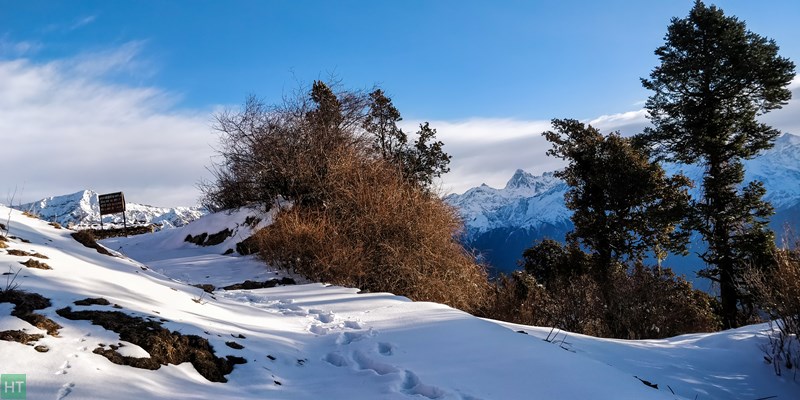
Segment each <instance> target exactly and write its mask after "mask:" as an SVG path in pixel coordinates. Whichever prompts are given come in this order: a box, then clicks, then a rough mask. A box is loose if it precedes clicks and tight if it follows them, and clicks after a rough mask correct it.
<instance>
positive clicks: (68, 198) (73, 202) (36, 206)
mask: <svg viewBox="0 0 800 400" xmlns="http://www.w3.org/2000/svg"><path fill="white" fill-rule="evenodd" d="M13 208H16V209H18V210H21V211H28V212H30V213H32V214H35V215H37V216H38V217H39V218H41V219H43V220H46V221H50V222H58V223H59V224H61V225H63V226H75V227H78V228H90V227H98V228H99V227H100V203H99V201H98V194H97V193H96V192H94V191H92V190H82V191H80V192H76V193H72V194H67V195H63V196H53V197H48V198H46V199H41V200H39V201H35V202H32V203H27V204H21V205H16V206H13ZM125 208H126V209H127V211H126V212H125V217H126V218H127V220H128V224H130V225H147V224H155V225H159V226H161V228H172V227H179V226H183V225H186V224H188V223H189V222H192V221H194V220H196V219H198V218H200V217H201V216H203V215H205V214H207V213H208V211H206V210H205V209H203V208H200V207H172V208H167V207H154V206H149V205H144V204H136V203H126V204H125ZM122 223H123V218H122V214H111V215H104V216H103V224H108V225H109V226H122Z"/></svg>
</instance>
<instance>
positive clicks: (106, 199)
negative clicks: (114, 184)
mask: <svg viewBox="0 0 800 400" xmlns="http://www.w3.org/2000/svg"><path fill="white" fill-rule="evenodd" d="M97 199H98V200H99V202H100V229H103V215H106V214H116V213H122V220H123V224H124V225H123V226H124V227H125V230H126V236H127V227H128V221H127V218H125V195H123V194H122V192H116V193H108V194H101V195H99V196H97Z"/></svg>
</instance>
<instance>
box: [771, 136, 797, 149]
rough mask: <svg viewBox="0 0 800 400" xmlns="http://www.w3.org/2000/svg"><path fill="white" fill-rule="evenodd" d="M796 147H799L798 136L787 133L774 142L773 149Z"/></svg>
mask: <svg viewBox="0 0 800 400" xmlns="http://www.w3.org/2000/svg"><path fill="white" fill-rule="evenodd" d="M796 145H800V136H798V135H795V134H792V133H788V132H787V133H784V134H783V135H781V136H780V137H778V139H776V140H775V147H777V148H781V147H785V146H796Z"/></svg>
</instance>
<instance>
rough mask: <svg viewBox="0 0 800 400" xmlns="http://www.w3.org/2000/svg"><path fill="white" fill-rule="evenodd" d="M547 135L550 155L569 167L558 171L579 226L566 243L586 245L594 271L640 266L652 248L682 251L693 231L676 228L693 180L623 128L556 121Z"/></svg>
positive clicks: (658, 252) (601, 273) (604, 275)
mask: <svg viewBox="0 0 800 400" xmlns="http://www.w3.org/2000/svg"><path fill="white" fill-rule="evenodd" d="M552 123H553V128H554V129H555V131H548V132H545V133H544V136H545V138H546V139H547V140H548V141H549V142H550V143H552V144H553V148H552V149H550V150H549V151H548V152H547V154H548V155H551V156H555V157H559V158H562V159H564V160H567V161H568V162H569V165H568V166H567V167H566V168H565V169H563V170H561V171H559V172H557V173H556V176H558V177H559V178H561V179H563V180H564V181H565V182H566V183H567V185H569V190H568V191H567V193H566V195H565V198H566V205H567V208H569V209H570V210H572V211H573V215H572V217H571V219H572V222H573V224H574V226H575V228H574V230H573V231H572V232H570V233H569V234H568V235H567V240H568V242H572V243H577V244H580V245H582V246H584V247H585V248H587V249H589V250H590V251H591V252H592V254H593V258H594V260H595V262H594V264H595V266H596V268H597V271H596V275H597V277H598V278H599V280H600V281H601V282H603V281H605V280H606V279H607V278H608V277H609V276H610V275H612V274H613V273H614V272H615V271H616V270H618V269H620V268H621V267H622V266H623V265H629V264H631V263H633V264H641V263H642V261H643V259H644V258H645V257H646V256H647V254H648V252H655V253H656V255H657V256H658V257H659V258H662V257H663V253H664V252H665V251H671V252H677V253H682V252H684V251H685V249H686V244H687V242H688V232H686V231H684V230H682V229H679V227H680V225H681V224H682V223H683V222H684V220H685V217H686V215H687V213H688V200H689V195H688V191H687V189H688V187H689V182H688V179H687V178H686V177H685V176H683V175H676V176H673V177H667V176H666V174H665V172H664V170H663V169H662V168H661V166H660V165H658V164H656V163H652V162H650V160H649V158H648V155H647V153H646V152H644V151H641V150H639V149H637V148H635V147H634V146H633V144H632V141H631V140H630V139H627V138H623V137H621V136H620V135H619V134H618V133H613V134H611V135H608V136H603V135H602V134H601V133H600V131H599V130H597V129H596V128H593V127H592V126H591V125H589V126H585V125H584V124H583V123H581V122H579V121H576V120H571V119H566V120H558V119H556V120H553V121H552Z"/></svg>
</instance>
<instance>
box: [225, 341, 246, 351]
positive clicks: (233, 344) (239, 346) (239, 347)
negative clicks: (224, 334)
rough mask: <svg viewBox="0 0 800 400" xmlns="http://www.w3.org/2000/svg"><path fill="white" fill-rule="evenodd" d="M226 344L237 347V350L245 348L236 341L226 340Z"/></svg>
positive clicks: (233, 347)
mask: <svg viewBox="0 0 800 400" xmlns="http://www.w3.org/2000/svg"><path fill="white" fill-rule="evenodd" d="M225 345H226V346H228V347H230V348H232V349H236V350H241V349H243V348H244V346H242V345H240V344H239V343H236V342H234V341H230V342H225Z"/></svg>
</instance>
